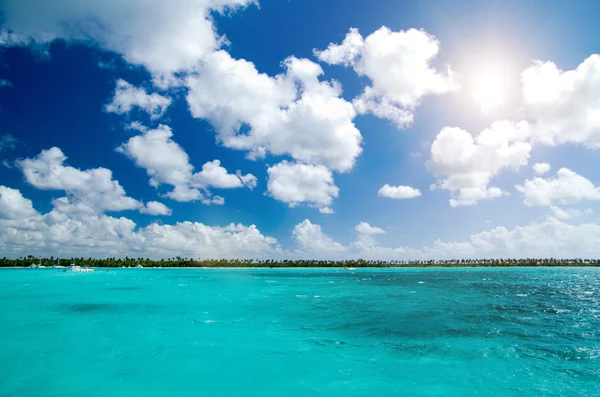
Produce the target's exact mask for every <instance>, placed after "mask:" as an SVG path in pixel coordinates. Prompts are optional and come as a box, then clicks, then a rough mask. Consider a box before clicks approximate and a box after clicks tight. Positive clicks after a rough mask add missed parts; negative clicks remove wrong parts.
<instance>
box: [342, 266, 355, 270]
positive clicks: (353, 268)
mask: <svg viewBox="0 0 600 397" xmlns="http://www.w3.org/2000/svg"><path fill="white" fill-rule="evenodd" d="M344 269H346V270H356V268H355V267H345V268H344Z"/></svg>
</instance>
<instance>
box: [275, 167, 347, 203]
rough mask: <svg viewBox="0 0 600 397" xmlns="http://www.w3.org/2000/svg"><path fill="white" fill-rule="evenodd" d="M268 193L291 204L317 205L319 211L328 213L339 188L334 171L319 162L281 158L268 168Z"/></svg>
mask: <svg viewBox="0 0 600 397" xmlns="http://www.w3.org/2000/svg"><path fill="white" fill-rule="evenodd" d="M267 173H268V175H269V180H268V182H267V192H268V194H269V195H270V196H271V197H273V198H275V199H276V200H279V201H283V202H284V203H288V204H289V206H290V207H294V206H296V205H298V204H302V203H306V204H308V205H309V206H312V207H317V208H319V209H320V211H321V213H325V214H330V213H332V212H333V211H332V210H331V208H330V206H331V204H332V203H333V199H334V198H335V197H337V196H338V194H339V189H338V187H337V186H336V185H335V183H334V180H333V175H332V174H331V171H329V170H328V169H327V168H326V167H324V166H322V165H308V164H296V163H291V162H288V161H285V160H284V161H282V162H281V163H279V164H276V165H274V166H272V167H270V168H268V169H267Z"/></svg>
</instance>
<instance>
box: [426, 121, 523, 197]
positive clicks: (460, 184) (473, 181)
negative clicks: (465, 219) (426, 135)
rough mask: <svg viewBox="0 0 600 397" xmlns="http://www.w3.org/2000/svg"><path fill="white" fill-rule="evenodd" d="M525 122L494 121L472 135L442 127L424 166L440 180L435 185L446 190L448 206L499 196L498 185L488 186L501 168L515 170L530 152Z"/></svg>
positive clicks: (521, 164)
mask: <svg viewBox="0 0 600 397" xmlns="http://www.w3.org/2000/svg"><path fill="white" fill-rule="evenodd" d="M528 137H529V125H528V124H527V123H526V122H520V123H517V124H515V123H511V122H508V121H496V122H494V123H492V125H491V126H490V127H489V128H487V129H485V130H483V131H482V132H481V133H479V135H477V136H476V137H473V136H472V135H471V134H470V133H468V132H467V131H465V130H462V129H460V128H455V127H444V128H443V129H442V130H441V131H440V133H439V134H438V135H437V136H436V138H435V140H434V142H433V143H432V145H431V158H430V160H429V161H428V162H427V167H428V168H429V170H430V171H431V172H433V173H434V174H435V175H436V176H438V177H440V178H441V179H440V180H439V181H438V183H437V185H435V188H441V189H444V190H449V191H450V192H452V193H453V195H454V198H452V199H451V200H450V205H451V206H452V207H456V206H463V205H473V204H476V203H477V202H478V201H480V200H486V199H492V198H497V197H500V196H501V195H502V194H503V192H502V190H501V189H500V188H498V187H494V186H489V184H490V182H491V180H492V179H493V177H494V176H496V175H498V174H499V173H500V172H501V171H503V170H504V169H511V170H514V171H516V170H518V169H519V168H520V167H521V166H524V165H526V164H527V162H528V160H529V155H530V152H531V144H529V143H528V142H526V139H527V138H528Z"/></svg>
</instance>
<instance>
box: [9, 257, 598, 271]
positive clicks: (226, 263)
mask: <svg viewBox="0 0 600 397" xmlns="http://www.w3.org/2000/svg"><path fill="white" fill-rule="evenodd" d="M71 264H76V265H77V266H82V267H83V266H87V267H106V268H122V267H125V268H128V267H133V268H135V267H138V268H139V267H144V268H185V267H189V268H193V267H211V268H219V267H231V268H233V267H249V268H294V267H324V268H369V267H371V268H377V267H519V266H522V267H537V266H600V259H581V258H575V259H555V258H545V259H536V258H524V259H447V260H446V259H442V260H390V261H383V260H364V259H348V260H310V259H309V260H302V259H300V260H288V259H284V260H274V259H260V260H255V259H202V260H201V259H192V258H182V257H179V256H177V257H173V258H168V259H160V260H153V259H148V258H130V257H125V258H104V259H98V258H54V257H52V256H51V257H49V258H40V257H35V256H33V255H29V256H25V257H22V258H17V259H8V258H2V259H0V267H32V265H33V266H39V267H53V266H70V265H71Z"/></svg>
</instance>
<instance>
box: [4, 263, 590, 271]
mask: <svg viewBox="0 0 600 397" xmlns="http://www.w3.org/2000/svg"><path fill="white" fill-rule="evenodd" d="M89 267H90V268H92V269H107V270H111V269H114V270H158V269H163V270H186V269H192V270H210V269H214V270H226V269H235V270H240V269H270V270H277V269H281V270H288V269H304V270H307V269H330V270H332V269H338V270H347V271H356V270H362V269H387V270H392V269H465V268H466V269H514V268H521V269H527V268H594V267H597V268H600V264H576V265H555V266H554V265H540V266H536V265H514V266H498V265H491V266H489V265H472V266H360V267H354V268H352V269H347V268H346V267H343V266H178V267H168V266H162V267H151V266H148V267H141V268H136V267H125V268H123V267H111V266H89ZM0 269H31V270H68V267H67V268H53V267H51V266H50V267H44V268H33V269H32V268H30V267H29V266H1V267H0Z"/></svg>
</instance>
